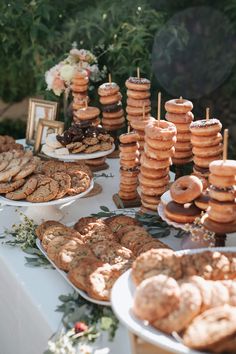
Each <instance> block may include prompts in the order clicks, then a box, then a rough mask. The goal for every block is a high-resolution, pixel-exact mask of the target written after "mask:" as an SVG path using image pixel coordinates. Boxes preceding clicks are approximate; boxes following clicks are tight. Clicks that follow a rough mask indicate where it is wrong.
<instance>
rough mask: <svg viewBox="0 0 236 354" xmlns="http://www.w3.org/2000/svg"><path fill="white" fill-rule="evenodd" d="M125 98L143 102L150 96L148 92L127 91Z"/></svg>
mask: <svg viewBox="0 0 236 354" xmlns="http://www.w3.org/2000/svg"><path fill="white" fill-rule="evenodd" d="M127 96H128V97H129V98H133V99H136V100H144V99H147V98H149V97H150V96H151V93H150V91H136V90H127Z"/></svg>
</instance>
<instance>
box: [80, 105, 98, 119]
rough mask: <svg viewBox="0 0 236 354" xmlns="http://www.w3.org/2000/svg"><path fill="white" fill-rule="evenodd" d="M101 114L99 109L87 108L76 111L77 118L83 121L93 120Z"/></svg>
mask: <svg viewBox="0 0 236 354" xmlns="http://www.w3.org/2000/svg"><path fill="white" fill-rule="evenodd" d="M99 114H100V110H99V109H98V108H97V107H91V106H89V107H87V108H80V109H79V110H78V111H76V117H77V118H79V119H81V120H87V119H93V118H96V117H98V116H99Z"/></svg>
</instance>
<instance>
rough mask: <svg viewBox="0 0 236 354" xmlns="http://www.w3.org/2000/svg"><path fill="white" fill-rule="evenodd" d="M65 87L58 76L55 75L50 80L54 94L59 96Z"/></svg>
mask: <svg viewBox="0 0 236 354" xmlns="http://www.w3.org/2000/svg"><path fill="white" fill-rule="evenodd" d="M65 88H66V87H65V84H64V81H63V80H62V79H61V78H60V77H59V76H55V77H54V80H53V82H52V90H53V92H54V93H55V95H57V96H60V95H61V93H62V92H63V91H64V90H65Z"/></svg>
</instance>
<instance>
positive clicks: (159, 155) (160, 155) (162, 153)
mask: <svg viewBox="0 0 236 354" xmlns="http://www.w3.org/2000/svg"><path fill="white" fill-rule="evenodd" d="M144 151H145V153H146V155H147V156H148V157H150V158H152V159H158V160H164V159H167V158H169V157H172V156H174V152H175V148H174V147H172V148H171V149H169V150H157V149H153V148H152V147H151V146H149V145H148V144H147V143H146V144H144Z"/></svg>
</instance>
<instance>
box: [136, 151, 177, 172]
mask: <svg viewBox="0 0 236 354" xmlns="http://www.w3.org/2000/svg"><path fill="white" fill-rule="evenodd" d="M140 162H141V165H142V166H144V167H147V168H151V169H154V170H163V169H164V168H167V167H169V166H170V165H171V158H169V159H165V160H155V159H150V158H149V157H147V156H146V155H145V154H142V156H141V159H140Z"/></svg>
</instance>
